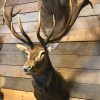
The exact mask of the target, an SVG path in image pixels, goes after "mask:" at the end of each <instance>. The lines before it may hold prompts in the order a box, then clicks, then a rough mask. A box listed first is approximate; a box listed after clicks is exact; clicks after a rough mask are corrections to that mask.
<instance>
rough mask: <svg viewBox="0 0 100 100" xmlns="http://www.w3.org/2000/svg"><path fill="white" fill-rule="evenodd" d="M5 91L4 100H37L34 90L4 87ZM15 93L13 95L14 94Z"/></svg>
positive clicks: (74, 99) (75, 99)
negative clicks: (26, 90) (27, 90)
mask: <svg viewBox="0 0 100 100" xmlns="http://www.w3.org/2000/svg"><path fill="white" fill-rule="evenodd" d="M2 92H3V93H4V97H5V98H4V100H36V99H35V97H34V95H33V93H32V92H25V91H18V90H11V89H2ZM12 94H13V96H12ZM70 100H85V99H78V98H70Z"/></svg>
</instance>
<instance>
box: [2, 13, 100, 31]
mask: <svg viewBox="0 0 100 100" xmlns="http://www.w3.org/2000/svg"><path fill="white" fill-rule="evenodd" d="M0 19H1V20H2V18H0ZM21 19H22V22H23V27H24V29H25V30H26V31H27V32H30V31H37V28H36V27H38V25H37V24H38V13H37V12H35V13H29V14H28V13H26V14H21ZM99 19H100V16H89V17H79V18H77V20H76V22H75V24H74V25H73V27H72V30H76V29H88V28H89V29H91V28H95V27H100V23H99ZM34 21H35V22H34ZM13 22H14V23H15V24H14V26H15V27H16V30H17V31H18V32H20V31H19V27H18V26H19V25H18V17H15V18H14V19H13ZM94 22H95V23H94ZM1 23H2V21H1ZM90 23H91V24H90ZM0 33H10V30H9V28H8V27H7V25H2V26H1V29H0Z"/></svg>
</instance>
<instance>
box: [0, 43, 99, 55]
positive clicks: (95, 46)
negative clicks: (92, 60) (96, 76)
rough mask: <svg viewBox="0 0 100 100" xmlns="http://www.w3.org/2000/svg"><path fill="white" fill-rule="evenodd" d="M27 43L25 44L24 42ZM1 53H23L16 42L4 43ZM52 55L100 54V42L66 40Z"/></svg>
mask: <svg viewBox="0 0 100 100" xmlns="http://www.w3.org/2000/svg"><path fill="white" fill-rule="evenodd" d="M22 45H25V44H22ZM0 54H4V55H7V54H9V55H14V54H16V55H22V52H21V51H20V50H19V49H17V47H16V44H3V46H2V49H1V51H0ZM50 54H51V55H52V54H53V55H54V54H55V55H80V56H100V42H65V43H60V44H59V46H58V48H57V49H56V50H54V51H52V52H50Z"/></svg>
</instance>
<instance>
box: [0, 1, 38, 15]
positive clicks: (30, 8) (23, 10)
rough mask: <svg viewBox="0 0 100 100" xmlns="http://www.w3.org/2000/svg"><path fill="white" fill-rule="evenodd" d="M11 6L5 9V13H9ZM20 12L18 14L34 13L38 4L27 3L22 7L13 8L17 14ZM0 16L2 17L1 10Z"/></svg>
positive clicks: (0, 10) (0, 11)
mask: <svg viewBox="0 0 100 100" xmlns="http://www.w3.org/2000/svg"><path fill="white" fill-rule="evenodd" d="M10 8H11V6H9V7H7V12H8V13H9V11H10ZM19 10H21V12H20V13H28V12H34V11H38V3H37V2H34V3H28V4H23V5H16V6H15V8H14V12H18V11H19ZM0 15H2V9H0Z"/></svg>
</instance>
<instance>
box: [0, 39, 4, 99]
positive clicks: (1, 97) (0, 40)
mask: <svg viewBox="0 0 100 100" xmlns="http://www.w3.org/2000/svg"><path fill="white" fill-rule="evenodd" d="M2 43H3V39H2V37H0V51H1V50H2ZM0 62H1V57H0ZM0 100H4V95H3V93H2V91H1V89H0Z"/></svg>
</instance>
